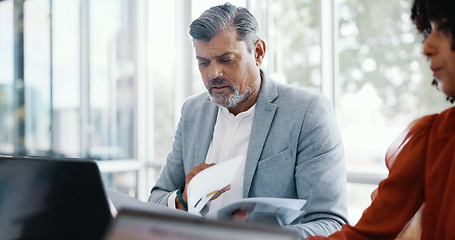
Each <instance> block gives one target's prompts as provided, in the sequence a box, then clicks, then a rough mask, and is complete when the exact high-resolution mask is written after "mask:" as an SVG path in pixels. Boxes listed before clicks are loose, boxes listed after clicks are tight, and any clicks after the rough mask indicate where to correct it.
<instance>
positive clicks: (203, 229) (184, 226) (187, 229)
mask: <svg viewBox="0 0 455 240" xmlns="http://www.w3.org/2000/svg"><path fill="white" fill-rule="evenodd" d="M130 239H157V240H192V239H194V240H215V239H216V240H228V239H229V240H244V239H249V240H256V239H257V240H276V239H280V240H295V239H298V237H297V234H296V233H293V232H289V231H285V230H283V229H281V228H278V227H275V226H273V227H267V228H265V227H259V226H256V225H250V224H242V225H240V224H238V223H232V222H220V221H211V220H203V219H200V218H198V219H195V218H191V217H182V216H177V215H173V214H172V215H170V214H162V213H152V212H144V211H136V210H128V209H123V210H120V211H119V213H118V215H117V217H116V218H115V219H114V221H113V224H112V225H111V226H110V230H109V231H108V233H107V236H106V238H105V240H130Z"/></svg>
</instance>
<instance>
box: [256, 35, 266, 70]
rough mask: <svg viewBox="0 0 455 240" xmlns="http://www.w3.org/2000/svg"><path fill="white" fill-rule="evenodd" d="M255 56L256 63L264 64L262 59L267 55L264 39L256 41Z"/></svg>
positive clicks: (258, 64)
mask: <svg viewBox="0 0 455 240" xmlns="http://www.w3.org/2000/svg"><path fill="white" fill-rule="evenodd" d="M254 57H255V59H256V65H257V66H260V65H261V64H262V59H263V58H264V57H265V42H264V40H262V39H259V40H257V41H256V42H255V43H254Z"/></svg>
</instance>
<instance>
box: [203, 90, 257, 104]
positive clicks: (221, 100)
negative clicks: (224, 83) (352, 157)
mask: <svg viewBox="0 0 455 240" xmlns="http://www.w3.org/2000/svg"><path fill="white" fill-rule="evenodd" d="M231 89H232V93H231V94H230V95H229V96H227V95H226V94H225V93H214V94H213V95H212V94H209V96H210V99H211V100H212V101H213V102H215V103H216V104H218V105H219V106H222V107H225V108H229V107H234V106H236V105H237V104H239V103H241V102H244V101H246V100H248V99H250V98H251V96H252V95H253V94H252V93H253V92H254V90H253V89H252V88H249V89H247V91H246V92H244V93H240V92H239V91H238V90H237V89H236V88H235V87H234V88H231Z"/></svg>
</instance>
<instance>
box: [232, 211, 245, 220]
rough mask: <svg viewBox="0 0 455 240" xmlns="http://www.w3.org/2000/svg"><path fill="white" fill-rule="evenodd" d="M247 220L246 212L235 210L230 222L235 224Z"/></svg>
mask: <svg viewBox="0 0 455 240" xmlns="http://www.w3.org/2000/svg"><path fill="white" fill-rule="evenodd" d="M247 218H248V212H246V211H243V210H237V211H236V212H235V213H234V214H233V215H232V220H233V221H235V222H242V223H244V222H246V219H247Z"/></svg>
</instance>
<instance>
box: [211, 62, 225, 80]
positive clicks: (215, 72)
mask: <svg viewBox="0 0 455 240" xmlns="http://www.w3.org/2000/svg"><path fill="white" fill-rule="evenodd" d="M222 76H223V68H222V67H221V66H220V65H219V64H217V63H216V62H214V63H212V64H210V66H209V76H208V77H209V79H215V78H219V77H222Z"/></svg>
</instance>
